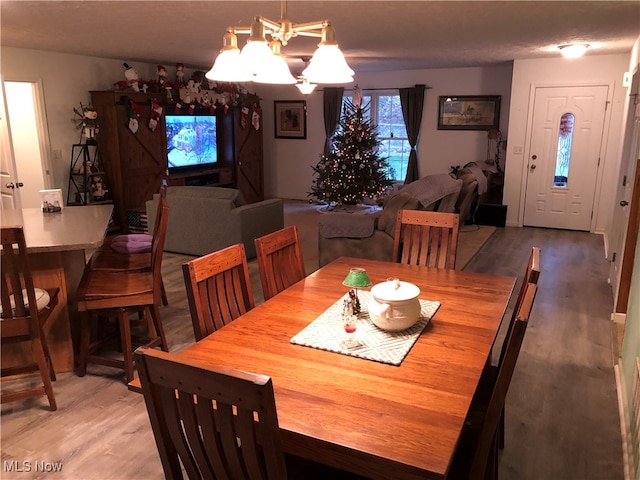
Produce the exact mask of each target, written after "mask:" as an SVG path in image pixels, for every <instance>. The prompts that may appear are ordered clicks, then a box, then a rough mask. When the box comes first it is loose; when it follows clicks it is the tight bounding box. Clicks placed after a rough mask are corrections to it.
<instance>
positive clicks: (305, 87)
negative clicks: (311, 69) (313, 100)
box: [296, 77, 318, 95]
mask: <svg viewBox="0 0 640 480" xmlns="http://www.w3.org/2000/svg"><path fill="white" fill-rule="evenodd" d="M317 86H318V85H316V84H315V83H309V80H307V79H306V78H304V77H303V78H302V80H300V81H299V82H298V83H296V87H298V90H300V93H302V94H303V95H309V94H310V93H311V92H313V91H314V90H315V89H316V87H317Z"/></svg>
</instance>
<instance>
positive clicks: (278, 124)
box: [273, 100, 307, 139]
mask: <svg viewBox="0 0 640 480" xmlns="http://www.w3.org/2000/svg"><path fill="white" fill-rule="evenodd" d="M273 104H274V109H273V112H274V122H273V123H274V125H275V136H276V138H301V139H305V138H307V102H305V101H304V100H290V101H277V100H276V101H274V102H273Z"/></svg>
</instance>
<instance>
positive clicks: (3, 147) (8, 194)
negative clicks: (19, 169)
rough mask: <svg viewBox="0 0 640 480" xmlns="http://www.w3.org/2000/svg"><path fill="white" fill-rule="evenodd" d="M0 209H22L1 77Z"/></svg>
mask: <svg viewBox="0 0 640 480" xmlns="http://www.w3.org/2000/svg"><path fill="white" fill-rule="evenodd" d="M0 86H1V87H2V88H1V89H0V115H1V118H0V208H1V209H3V210H4V209H12V208H20V189H18V188H16V183H17V176H16V169H15V162H14V157H13V143H12V142H11V128H10V125H9V113H8V111H7V107H6V104H5V101H4V99H5V91H4V82H2V78H1V77H0Z"/></svg>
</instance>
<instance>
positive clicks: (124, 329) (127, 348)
mask: <svg viewBox="0 0 640 480" xmlns="http://www.w3.org/2000/svg"><path fill="white" fill-rule="evenodd" d="M118 320H119V324H120V343H121V345H122V355H123V356H124V373H125V378H126V381H127V383H129V382H130V381H131V380H133V347H132V345H131V319H130V318H129V312H128V311H127V310H126V309H124V308H123V309H121V310H120V311H119V312H118Z"/></svg>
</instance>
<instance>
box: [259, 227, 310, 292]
mask: <svg viewBox="0 0 640 480" xmlns="http://www.w3.org/2000/svg"><path fill="white" fill-rule="evenodd" d="M254 242H255V246H256V257H257V258H258V269H259V271H260V282H261V284H262V292H263V294H264V299H265V300H268V299H270V298H271V297H273V296H274V295H276V294H278V293H280V292H281V291H283V290H284V289H285V288H288V287H290V286H291V285H293V284H294V283H296V282H298V281H299V280H302V279H303V278H304V277H305V271H304V258H303V256H302V247H301V245H300V235H299V233H298V227H297V226H296V225H291V226H289V227H285V228H283V229H280V230H278V231H276V232H273V233H269V234H267V235H264V236H262V237H259V238H256V239H255V240H254Z"/></svg>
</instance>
